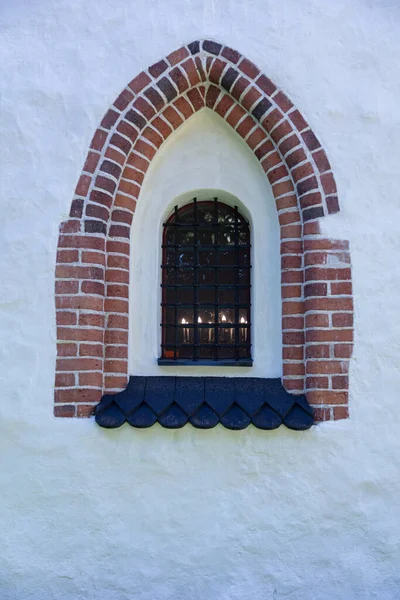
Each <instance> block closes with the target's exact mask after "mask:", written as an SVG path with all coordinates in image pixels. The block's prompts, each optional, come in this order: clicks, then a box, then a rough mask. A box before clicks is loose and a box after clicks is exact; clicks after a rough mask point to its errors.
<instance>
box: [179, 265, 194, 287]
mask: <svg viewBox="0 0 400 600" xmlns="http://www.w3.org/2000/svg"><path fill="white" fill-rule="evenodd" d="M178 283H180V284H182V285H193V284H194V269H192V268H189V269H178Z"/></svg>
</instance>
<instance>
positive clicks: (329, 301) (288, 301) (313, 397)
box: [55, 40, 353, 420]
mask: <svg viewBox="0 0 400 600" xmlns="http://www.w3.org/2000/svg"><path fill="white" fill-rule="evenodd" d="M203 108H208V109H210V110H213V111H215V113H216V114H218V115H219V116H220V117H221V118H222V119H224V120H225V121H226V122H227V123H228V124H229V125H230V126H231V127H232V128H233V129H234V130H235V131H236V132H237V134H238V135H240V136H241V138H242V139H243V140H244V141H245V142H246V143H247V145H248V146H249V147H250V149H251V150H252V151H253V153H254V156H255V158H256V159H257V160H258V161H259V162H260V163H261V166H262V168H263V170H264V172H265V174H266V177H267V178H268V181H269V183H270V185H271V188H272V191H273V195H274V198H275V203H276V209H277V211H278V218H279V224H280V231H281V261H282V343H283V357H282V359H283V382H284V385H285V387H286V389H287V390H289V391H292V392H293V393H303V392H306V393H307V398H308V401H309V403H310V404H311V405H313V406H314V408H315V409H316V410H315V414H316V417H317V419H319V420H326V419H338V418H345V417H347V416H348V408H347V404H348V366H349V359H350V356H351V352H352V340H353V329H352V319H353V301H352V287H351V285H352V284H351V270H350V257H349V246H348V242H347V241H341V240H328V239H325V238H323V237H321V235H320V228H319V219H320V218H322V217H324V216H327V215H330V214H333V213H336V212H338V211H339V202H338V197H337V190H336V183H335V178H334V175H333V173H332V169H331V166H330V163H329V161H328V158H327V156H326V153H325V151H324V149H323V148H322V146H321V144H320V142H319V140H318V138H317V136H316V135H315V134H314V133H313V131H312V130H311V128H310V127H309V125H308V124H307V122H306V120H305V119H304V117H303V116H302V115H301V114H300V112H299V111H298V110H297V109H296V107H295V106H294V105H293V104H292V102H291V101H290V99H289V98H288V97H287V96H286V95H285V93H284V92H283V91H282V90H280V89H279V88H278V87H277V86H276V85H275V84H274V83H273V82H272V81H271V80H270V79H269V78H268V77H266V76H265V75H264V74H262V73H261V72H260V71H259V69H258V68H257V67H256V66H255V65H254V64H253V63H252V62H251V61H249V60H248V59H246V58H245V57H243V56H242V55H241V54H240V53H238V52H237V51H235V50H233V49H231V48H229V47H227V46H224V45H222V44H219V43H217V42H215V41H210V40H203V41H195V42H192V43H191V44H188V45H187V46H183V47H181V48H179V49H178V50H176V51H175V52H172V53H171V54H169V55H168V56H167V57H166V58H165V59H163V60H161V61H159V62H157V63H156V64H154V65H152V66H150V67H149V68H148V69H147V70H146V71H143V72H141V73H140V74H139V75H138V76H137V77H135V78H134V79H133V80H132V81H131V82H130V83H129V84H128V85H127V87H126V88H125V89H124V90H123V91H122V92H121V94H120V95H119V96H118V98H117V99H116V100H115V102H114V104H113V106H112V107H111V108H110V109H109V110H108V111H107V112H106V114H105V116H104V118H103V120H102V121H101V124H100V126H99V128H98V129H97V130H96V132H95V134H94V136H93V139H92V142H91V144H90V149H89V152H88V155H87V158H86V161H85V165H84V167H83V172H82V175H81V177H80V179H79V181H78V184H77V187H76V190H75V195H74V198H73V200H72V205H71V211H70V217H69V219H68V220H67V221H65V222H63V223H62V224H61V226H60V236H59V244H58V253H57V266H56V310H57V340H58V359H57V368H56V383H55V403H56V404H55V415H56V416H67V417H71V416H89V415H90V414H92V412H93V408H94V406H95V405H96V403H97V402H98V401H99V399H100V396H101V395H102V393H104V391H118V390H120V389H123V388H124V387H125V385H126V383H127V378H128V308H129V306H128V305H129V298H128V293H129V287H128V286H129V238H130V226H131V223H132V219H133V216H134V213H135V206H136V202H137V201H138V200H139V195H140V190H141V185H142V183H143V180H144V177H145V174H146V171H147V169H148V167H149V165H150V163H151V161H152V159H153V158H154V156H155V154H156V152H157V150H158V149H159V148H160V147H161V146H162V144H163V142H164V141H165V140H166V139H167V138H168V137H169V136H170V135H171V134H172V133H173V132H174V131H175V130H176V129H178V128H179V127H180V126H181V125H182V124H183V123H184V122H185V121H186V120H187V119H189V118H190V117H191V116H192V115H193V114H194V113H196V112H197V111H199V110H201V109H203ZM330 265H334V266H330Z"/></svg>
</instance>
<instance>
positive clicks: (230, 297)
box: [218, 288, 235, 304]
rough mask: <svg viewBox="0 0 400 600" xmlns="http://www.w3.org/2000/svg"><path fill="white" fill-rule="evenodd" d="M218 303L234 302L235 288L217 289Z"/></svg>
mask: <svg viewBox="0 0 400 600" xmlns="http://www.w3.org/2000/svg"><path fill="white" fill-rule="evenodd" d="M218 304H235V289H233V288H226V289H221V288H219V290H218Z"/></svg>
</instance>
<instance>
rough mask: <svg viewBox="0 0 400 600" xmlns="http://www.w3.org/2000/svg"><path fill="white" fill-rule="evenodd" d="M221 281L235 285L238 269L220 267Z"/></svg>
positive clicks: (224, 283)
mask: <svg viewBox="0 0 400 600" xmlns="http://www.w3.org/2000/svg"><path fill="white" fill-rule="evenodd" d="M219 283H220V284H221V285H234V284H235V283H236V269H233V268H231V269H220V270H219Z"/></svg>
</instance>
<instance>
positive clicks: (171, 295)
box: [163, 287, 176, 304]
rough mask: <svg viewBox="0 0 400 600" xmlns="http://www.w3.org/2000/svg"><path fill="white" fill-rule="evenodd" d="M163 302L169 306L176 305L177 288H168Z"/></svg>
mask: <svg viewBox="0 0 400 600" xmlns="http://www.w3.org/2000/svg"><path fill="white" fill-rule="evenodd" d="M163 301H164V302H166V303H167V304H175V302H176V294H175V287H167V288H164V290H163Z"/></svg>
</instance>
